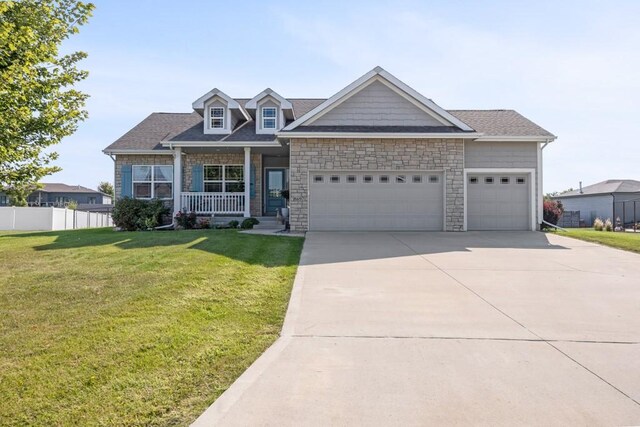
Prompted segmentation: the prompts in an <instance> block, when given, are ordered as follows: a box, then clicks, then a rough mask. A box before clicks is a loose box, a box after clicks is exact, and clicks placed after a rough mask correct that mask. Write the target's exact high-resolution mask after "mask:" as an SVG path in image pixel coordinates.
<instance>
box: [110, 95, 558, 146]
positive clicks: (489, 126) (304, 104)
mask: <svg viewBox="0 0 640 427" xmlns="http://www.w3.org/2000/svg"><path fill="white" fill-rule="evenodd" d="M236 100H237V101H238V103H240V105H241V106H243V107H244V105H245V104H246V103H247V101H249V99H248V98H239V99H236ZM289 101H291V103H292V105H293V110H294V112H295V115H296V118H300V117H302V116H303V115H304V114H306V113H308V112H309V111H311V110H313V109H314V108H316V107H317V106H318V105H320V104H322V103H323V102H324V101H325V99H321V98H292V99H289ZM449 113H451V114H453V115H454V116H456V117H457V118H458V119H460V120H462V121H463V122H465V123H466V124H468V125H469V126H471V127H472V128H473V129H475V130H476V131H477V132H481V133H484V134H485V135H490V136H548V137H553V135H552V134H551V133H550V132H548V131H546V130H545V129H543V128H541V127H540V126H538V125H536V124H535V123H533V122H532V121H530V120H529V119H527V118H525V117H523V116H522V115H520V114H519V113H517V112H516V111H513V110H449ZM202 122H203V118H202V117H201V116H200V115H199V114H198V113H196V112H195V111H194V112H191V113H152V114H151V115H149V116H148V117H147V118H145V119H144V120H143V121H141V122H140V123H138V124H137V125H136V126H134V127H133V128H132V129H131V130H130V131H129V132H127V133H125V134H124V135H123V136H121V137H120V138H118V139H117V140H116V141H115V142H114V143H112V144H111V145H109V146H108V147H107V148H106V149H105V151H106V152H109V151H110V150H154V151H155V150H157V151H167V150H168V149H167V148H165V147H163V146H162V145H161V142H162V141H221V140H225V141H265V142H266V141H273V140H274V139H275V137H274V136H273V135H268V134H256V132H255V126H253V125H252V123H254V122H253V121H251V122H249V123H246V124H245V125H244V126H243V125H242V124H240V125H238V127H236V129H235V130H234V132H233V133H231V134H230V135H215V134H205V133H204V132H203V131H202V127H203V124H202ZM343 128H344V129H343ZM348 128H349V129H346V128H345V127H344V126H331V127H324V126H323V127H320V126H304V127H299V128H297V130H304V131H319V132H322V131H324V132H342V131H344V132H449V131H455V132H461V131H460V130H459V129H457V128H455V129H453V130H452V129H451V128H440V127H429V128H430V129H423V128H424V127H422V126H421V127H419V128H420V129H413V128H411V129H410V128H405V127H402V128H400V127H388V126H374V127H369V126H364V127H362V126H349V127H348ZM431 128H433V129H431ZM436 128H438V129H436Z"/></svg>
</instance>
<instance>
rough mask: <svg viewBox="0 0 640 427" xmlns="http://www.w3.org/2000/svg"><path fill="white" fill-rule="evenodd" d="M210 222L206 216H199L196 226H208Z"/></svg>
mask: <svg viewBox="0 0 640 427" xmlns="http://www.w3.org/2000/svg"><path fill="white" fill-rule="evenodd" d="M210 225H211V223H210V222H209V220H208V219H207V218H200V220H199V221H198V228H209V227H210Z"/></svg>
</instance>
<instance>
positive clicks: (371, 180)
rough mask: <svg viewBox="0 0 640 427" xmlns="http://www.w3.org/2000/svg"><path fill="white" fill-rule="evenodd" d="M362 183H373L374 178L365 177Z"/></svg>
mask: <svg viewBox="0 0 640 427" xmlns="http://www.w3.org/2000/svg"><path fill="white" fill-rule="evenodd" d="M362 182H366V183H367V184H368V183H370V182H373V177H372V176H371V175H365V176H363V177H362Z"/></svg>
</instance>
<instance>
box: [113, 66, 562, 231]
mask: <svg viewBox="0 0 640 427" xmlns="http://www.w3.org/2000/svg"><path fill="white" fill-rule="evenodd" d="M192 108H193V112H190V113H153V114H151V115H150V116H148V117H147V118H146V119H144V120H143V121H142V122H140V123H139V124H138V125H136V126H135V127H134V128H133V129H131V130H130V131H129V132H127V133H126V134H124V135H123V136H122V137H120V138H119V139H118V140H116V141H115V142H114V143H112V144H111V145H109V146H108V147H107V148H106V149H105V150H104V152H105V153H106V154H108V155H110V156H111V157H112V158H113V159H114V161H115V187H116V197H125V196H129V197H137V198H142V199H150V198H159V199H163V200H165V201H166V202H167V204H169V205H171V206H172V208H173V211H174V213H177V212H178V211H179V210H180V209H187V210H194V211H196V212H197V213H198V214H199V215H211V214H215V215H234V214H235V215H244V216H250V215H251V216H263V215H274V214H275V213H276V212H277V210H278V209H280V208H283V207H285V206H286V203H287V202H286V201H285V199H284V198H283V197H282V190H284V189H289V192H290V200H289V206H290V225H291V228H292V230H294V231H306V230H445V231H462V230H535V229H536V228H537V227H538V224H539V223H540V222H541V219H542V186H541V183H542V150H543V148H544V147H545V146H546V144H548V143H549V142H551V141H553V140H554V139H555V136H554V135H552V134H551V133H549V132H548V131H546V130H544V129H543V128H541V127H540V126H538V125H536V124H535V123H533V122H531V121H530V120H528V119H526V118H525V117H523V116H521V115H520V114H518V113H517V112H515V111H513V110H445V109H443V108H441V107H440V106H438V105H437V104H436V103H435V102H433V101H432V100H431V99H428V98H426V97H425V96H423V95H421V94H420V93H418V92H417V91H416V90H414V89H413V88H411V87H409V86H408V85H406V84H405V83H403V82H401V81H400V80H398V79H397V78H396V77H394V76H393V75H391V74H390V73H388V72H387V71H385V70H383V69H382V68H380V67H376V68H374V69H373V70H371V71H370V72H368V73H366V74H365V75H363V76H362V77H360V78H359V79H357V80H356V81H354V82H353V83H351V84H349V85H348V86H346V87H345V88H344V89H342V90H341V91H339V92H338V93H336V94H335V95H333V96H331V97H329V98H328V99H311V98H285V97H284V96H282V95H281V94H279V93H277V92H275V91H273V90H271V89H265V90H264V91H262V92H261V93H259V94H257V95H256V96H254V97H253V98H251V99H248V98H232V97H230V96H228V95H227V94H226V93H224V92H222V91H221V90H219V89H213V90H211V91H210V92H207V93H206V94H204V95H202V96H201V97H200V98H198V99H196V100H195V101H194V102H193V104H192Z"/></svg>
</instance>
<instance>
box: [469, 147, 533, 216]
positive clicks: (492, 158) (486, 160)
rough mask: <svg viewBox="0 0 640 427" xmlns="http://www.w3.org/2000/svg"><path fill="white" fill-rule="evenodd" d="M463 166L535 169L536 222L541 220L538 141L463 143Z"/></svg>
mask: <svg viewBox="0 0 640 427" xmlns="http://www.w3.org/2000/svg"><path fill="white" fill-rule="evenodd" d="M464 167H465V168H527V169H535V174H534V176H533V177H532V178H533V179H534V180H535V181H534V185H535V194H534V202H535V203H536V206H537V207H538V209H536V224H540V223H541V222H542V218H538V215H539V209H540V206H541V204H542V200H540V197H539V193H540V191H539V189H538V173H539V168H538V143H537V142H521V141H517V142H508V141H507V142H474V141H468V142H465V144H464Z"/></svg>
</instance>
